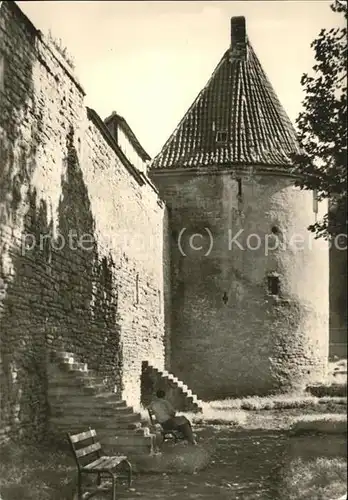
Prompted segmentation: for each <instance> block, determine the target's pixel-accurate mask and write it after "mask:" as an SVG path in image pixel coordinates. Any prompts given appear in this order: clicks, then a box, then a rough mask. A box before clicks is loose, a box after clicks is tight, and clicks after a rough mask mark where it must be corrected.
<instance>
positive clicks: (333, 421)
mask: <svg viewBox="0 0 348 500" xmlns="http://www.w3.org/2000/svg"><path fill="white" fill-rule="evenodd" d="M290 430H291V431H292V432H293V433H302V432H317V433H325V434H327V433H328V434H336V433H338V434H344V433H347V415H344V414H343V415H342V414H341V415H339V414H332V413H330V414H323V415H301V416H300V417H296V418H295V419H294V420H293V423H292V425H291V427H290Z"/></svg>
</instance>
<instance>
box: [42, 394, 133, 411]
mask: <svg viewBox="0 0 348 500" xmlns="http://www.w3.org/2000/svg"><path fill="white" fill-rule="evenodd" d="M50 404H51V407H53V408H64V409H65V410H67V411H74V410H75V408H77V409H80V410H81V411H83V412H86V411H90V410H93V409H94V408H95V409H97V410H98V411H106V412H117V413H134V410H133V407H131V406H127V404H126V402H125V401H109V402H108V401H96V400H95V399H94V398H93V397H90V398H89V397H88V396H86V397H85V398H84V399H83V398H81V397H78V396H76V397H72V398H71V399H62V398H57V399H54V398H50Z"/></svg>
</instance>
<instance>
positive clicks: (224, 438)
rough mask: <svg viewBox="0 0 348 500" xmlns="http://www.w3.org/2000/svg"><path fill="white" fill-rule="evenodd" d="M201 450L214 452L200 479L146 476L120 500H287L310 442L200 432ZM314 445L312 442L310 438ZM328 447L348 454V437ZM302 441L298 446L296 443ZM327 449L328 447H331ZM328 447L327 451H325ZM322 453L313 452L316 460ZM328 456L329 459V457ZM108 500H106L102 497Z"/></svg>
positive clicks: (122, 493)
mask: <svg viewBox="0 0 348 500" xmlns="http://www.w3.org/2000/svg"><path fill="white" fill-rule="evenodd" d="M198 435H199V438H200V443H202V444H201V446H204V447H212V445H213V446H214V450H213V452H212V456H211V462H210V464H209V466H208V467H206V468H205V469H204V470H201V471H200V472H198V473H196V474H141V475H138V476H137V477H136V478H135V480H134V489H135V491H132V492H125V491H122V487H120V490H119V493H118V495H119V496H118V498H120V499H128V500H137V499H142V500H166V499H178V500H179V499H181V500H193V499H195V500H214V499H215V498H219V499H221V500H224V499H226V500H237V499H239V500H257V499H260V500H268V499H274V500H285V499H286V497H287V494H286V491H284V487H283V485H282V482H283V480H282V477H283V475H284V473H285V472H286V468H287V467H288V466H289V464H290V463H291V460H292V458H295V457H296V456H297V453H298V451H299V448H298V446H295V449H294V444H296V443H297V445H298V444H299V445H300V448H301V447H302V448H304V449H303V451H304V455H306V450H305V449H307V455H308V446H307V445H306V441H303V442H302V444H301V441H299V440H298V438H291V439H292V440H293V439H295V442H294V441H292V442H291V443H292V444H290V443H289V438H288V437H287V436H286V435H284V434H280V433H273V434H272V433H269V432H268V433H262V432H260V433H255V432H252V433H246V432H243V433H236V432H233V431H232V430H231V429H228V428H226V427H225V428H220V429H219V430H217V429H216V428H215V429H213V428H206V429H204V430H201V431H199V432H198ZM307 439H308V438H307ZM327 439H328V443H330V442H332V439H333V441H335V440H337V439H338V449H339V450H341V452H342V450H343V449H344V448H345V442H344V437H338V438H336V437H334V438H333V437H331V438H330V437H328V438H327ZM296 440H297V441H296ZM325 443H326V441H325ZM316 446H317V448H316V449H318V447H319V449H326V448H327V445H325V444H324V443H320V442H318V443H317V445H316ZM325 446H326V448H325ZM334 447H336V448H335V450H331V452H330V450H329V449H328V448H327V450H326V451H328V450H329V451H328V454H329V455H336V453H337V443H336V444H335V445H334ZM313 453H314V455H315V454H316V450H314V451H313V449H312V450H311V451H310V452H309V454H310V455H312V456H313ZM326 454H327V453H326ZM95 498H96V499H98V500H99V499H100V500H104V499H106V498H108V497H107V496H106V495H105V496H100V495H98V496H96V497H95Z"/></svg>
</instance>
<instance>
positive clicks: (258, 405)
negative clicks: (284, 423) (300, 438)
mask: <svg viewBox="0 0 348 500" xmlns="http://www.w3.org/2000/svg"><path fill="white" fill-rule="evenodd" d="M320 405H321V406H323V405H329V406H340V405H347V398H345V397H323V398H319V397H316V396H310V395H308V396H292V395H282V396H265V397H259V396H250V397H247V398H242V399H238V398H236V399H224V400H222V401H211V402H209V403H207V406H208V407H209V408H211V409H214V410H247V411H259V410H288V409H296V408H300V409H301V408H303V409H311V408H316V407H320Z"/></svg>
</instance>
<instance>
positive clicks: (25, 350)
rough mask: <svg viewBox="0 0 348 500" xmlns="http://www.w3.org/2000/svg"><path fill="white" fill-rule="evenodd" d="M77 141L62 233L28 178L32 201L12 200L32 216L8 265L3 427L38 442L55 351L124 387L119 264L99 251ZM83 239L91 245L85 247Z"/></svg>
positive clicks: (69, 163) (70, 148) (66, 179)
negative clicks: (68, 354)
mask: <svg viewBox="0 0 348 500" xmlns="http://www.w3.org/2000/svg"><path fill="white" fill-rule="evenodd" d="M73 140H74V133H73V129H72V128H71V129H70V131H69V133H68V134H67V158H66V165H65V175H64V176H63V177H62V185H61V190H62V194H61V200H60V204H59V208H58V227H57V229H56V234H54V232H53V225H52V217H51V214H49V209H48V207H47V204H46V202H45V201H44V200H39V199H38V196H37V193H36V190H35V188H34V187H33V186H32V185H31V181H30V178H29V179H24V178H23V176H22V177H19V180H20V181H21V182H22V185H23V184H26V185H27V188H28V189H27V198H26V200H20V192H21V191H20V189H19V190H18V191H17V192H18V196H17V198H16V196H12V206H11V210H12V211H13V213H15V212H16V210H17V208H18V206H19V204H20V202H22V203H25V205H26V206H27V207H28V211H27V213H26V216H25V221H24V230H23V233H22V237H21V241H18V240H17V241H16V242H15V243H13V242H12V244H11V248H10V251H9V255H10V259H11V266H12V271H11V276H9V275H7V274H6V272H5V271H4V267H2V277H3V280H4V282H5V286H6V293H5V296H4V299H3V302H2V316H1V317H0V331H1V336H2V343H1V354H2V375H1V395H2V397H1V421H2V424H3V425H4V426H9V427H10V428H12V429H13V430H16V429H19V428H20V429H22V430H23V431H24V432H22V436H23V437H27V438H30V439H34V440H39V439H40V438H44V437H45V433H46V431H47V420H48V415H49V407H48V402H47V362H48V360H49V350H50V349H51V348H52V349H58V348H63V349H65V350H67V351H73V352H74V353H76V354H78V355H80V357H81V360H82V361H84V362H88V363H89V367H91V368H93V369H95V370H96V371H98V372H99V374H101V375H103V376H104V378H105V379H106V380H105V382H106V385H107V386H108V387H110V388H113V387H114V386H115V385H118V387H120V380H121V377H120V374H121V365H122V360H121V356H120V341H119V339H120V336H119V329H118V327H117V305H118V301H117V287H116V285H115V269H114V268H115V266H114V263H113V261H112V258H111V256H108V257H106V256H103V257H102V256H101V255H100V254H99V253H98V248H97V242H96V238H95V222H94V219H93V215H92V212H91V204H90V200H89V197H88V192H87V187H86V185H85V184H84V181H83V175H82V172H81V170H80V167H79V164H78V157H77V153H76V150H75V148H74V145H73ZM34 156H35V154H34V152H32V154H31V156H30V157H29V158H26V161H27V162H32V161H33V160H34ZM34 162H35V160H34ZM18 197H19V198H18ZM13 220H15V218H14V217H13ZM49 220H50V222H49ZM5 231H8V232H10V231H11V228H10V227H7V228H5ZM83 235H85V240H82V239H81V238H82V236H83ZM83 241H88V242H89V244H88V245H86V246H83V245H81V242H83ZM25 242H26V243H28V242H29V244H27V245H25V244H24V243H25Z"/></svg>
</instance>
